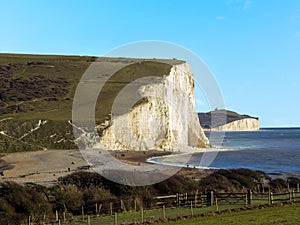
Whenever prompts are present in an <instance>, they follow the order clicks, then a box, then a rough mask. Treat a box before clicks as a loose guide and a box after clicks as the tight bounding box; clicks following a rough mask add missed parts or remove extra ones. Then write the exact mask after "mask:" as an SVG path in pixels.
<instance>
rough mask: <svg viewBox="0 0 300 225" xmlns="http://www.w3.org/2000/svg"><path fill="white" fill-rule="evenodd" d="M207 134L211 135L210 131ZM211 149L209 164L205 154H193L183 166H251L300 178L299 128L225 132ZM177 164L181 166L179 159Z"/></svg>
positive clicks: (157, 160)
mask: <svg viewBox="0 0 300 225" xmlns="http://www.w3.org/2000/svg"><path fill="white" fill-rule="evenodd" d="M206 135H207V137H210V136H211V135H210V133H209V132H208V133H206ZM212 149H214V150H215V152H214V154H212V155H211V157H208V159H209V158H210V160H208V161H209V163H207V160H203V158H204V157H206V158H207V156H205V154H206V153H194V154H193V155H192V157H191V158H190V159H189V161H188V162H184V163H182V165H181V166H182V167H194V168H205V169H235V168H248V169H252V170H260V171H264V172H266V173H268V174H269V175H270V176H273V177H277V176H278V177H280V176H294V177H298V178H300V128H261V129H260V130H259V131H253V132H252V131H250V132H226V133H225V134H224V140H223V143H222V144H221V145H219V146H212ZM177 157H180V156H179V155H178V156H177ZM170 158H171V157H170ZM153 161H155V162H156V163H159V164H168V165H172V162H173V163H174V160H168V159H167V158H163V157H162V158H159V157H158V158H155V159H153ZM175 161H176V160H175ZM203 162H206V163H203ZM174 164H176V165H177V166H178V164H180V160H177V161H176V163H174ZM202 164H203V165H202Z"/></svg>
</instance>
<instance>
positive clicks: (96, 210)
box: [95, 203, 98, 215]
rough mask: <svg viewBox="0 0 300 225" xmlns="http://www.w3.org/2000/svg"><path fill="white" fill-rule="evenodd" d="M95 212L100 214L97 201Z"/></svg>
mask: <svg viewBox="0 0 300 225" xmlns="http://www.w3.org/2000/svg"><path fill="white" fill-rule="evenodd" d="M95 212H96V214H95V215H97V214H98V205H97V203H96V205H95Z"/></svg>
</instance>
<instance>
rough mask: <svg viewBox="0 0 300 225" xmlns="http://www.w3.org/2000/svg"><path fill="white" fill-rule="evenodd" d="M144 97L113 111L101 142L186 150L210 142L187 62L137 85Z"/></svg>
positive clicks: (108, 146) (109, 146)
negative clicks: (118, 112)
mask: <svg viewBox="0 0 300 225" xmlns="http://www.w3.org/2000/svg"><path fill="white" fill-rule="evenodd" d="M138 92H139V95H140V96H141V99H142V101H140V102H139V104H136V105H135V106H134V107H132V109H131V110H130V111H129V112H128V113H125V114H121V115H112V118H111V122H110V125H109V126H108V127H107V128H106V129H105V130H104V132H103V134H102V137H101V143H102V145H103V146H104V147H105V148H106V149H109V150H149V149H156V150H167V151H185V149H187V148H185V147H187V146H190V147H205V146H207V145H208V144H209V142H208V139H207V137H206V136H205V134H204V132H203V130H202V128H201V126H200V123H199V120H198V116H197V114H196V109H195V99H194V79H193V75H192V71H191V68H190V66H189V65H188V64H187V63H181V64H177V65H173V66H172V67H171V69H170V72H169V74H166V75H164V76H163V77H162V78H160V81H159V82H154V83H151V84H145V85H142V86H140V87H139V88H138Z"/></svg>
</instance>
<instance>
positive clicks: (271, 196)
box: [269, 192, 274, 204]
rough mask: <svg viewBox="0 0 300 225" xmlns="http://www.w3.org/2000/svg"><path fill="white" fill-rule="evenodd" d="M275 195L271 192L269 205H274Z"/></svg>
mask: <svg viewBox="0 0 300 225" xmlns="http://www.w3.org/2000/svg"><path fill="white" fill-rule="evenodd" d="M273 200H274V199H273V193H272V192H270V193H269V204H273Z"/></svg>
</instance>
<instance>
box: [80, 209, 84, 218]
mask: <svg viewBox="0 0 300 225" xmlns="http://www.w3.org/2000/svg"><path fill="white" fill-rule="evenodd" d="M81 214H82V220H84V210H83V206H81Z"/></svg>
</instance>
